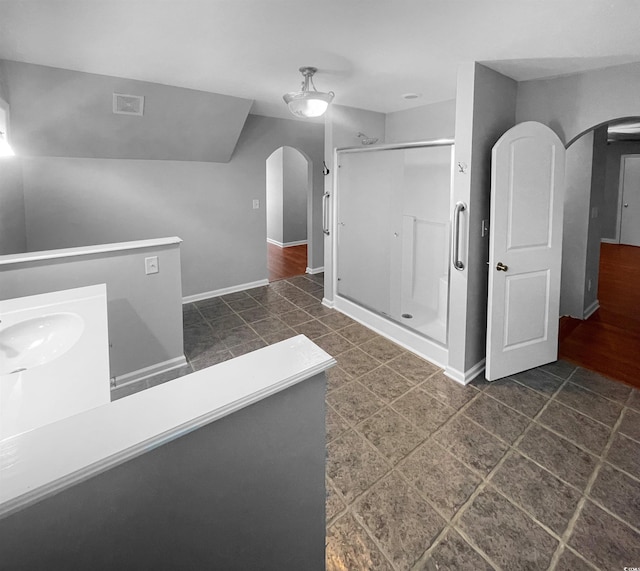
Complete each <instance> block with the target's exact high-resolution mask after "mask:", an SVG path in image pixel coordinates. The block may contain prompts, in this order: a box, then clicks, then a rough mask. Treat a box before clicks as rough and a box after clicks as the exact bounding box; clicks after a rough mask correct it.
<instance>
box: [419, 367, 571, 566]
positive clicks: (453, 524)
mask: <svg viewBox="0 0 640 571" xmlns="http://www.w3.org/2000/svg"><path fill="white" fill-rule="evenodd" d="M566 382H567V381H566V379H565V380H564V381H563V382H562V383H561V384H560V385H559V386H558V388H557V389H556V391H555V392H554V394H553V395H552V396H551V397H550V398H548V399H547V402H546V403H545V404H544V406H543V407H542V408H541V409H540V410H539V411H538V413H536V415H535V416H534V418H529V417H526V418H528V420H529V423H528V425H527V427H526V428H525V429H524V430H523V432H522V434H520V435H519V436H518V438H516V440H514V442H513V443H512V444H508V445H507V448H506V450H505V452H504V454H503V455H502V457H501V458H500V460H498V462H497V463H496V465H495V466H494V467H493V468H492V469H491V470H490V471H489V472H488V473H487V474H486V475H483V474H480V473H479V472H477V470H475V469H473V471H474V473H478V474H479V475H480V476H481V478H482V481H481V482H480V484H479V485H478V486H477V488H476V489H475V490H474V491H473V493H472V494H471V495H470V496H469V497H468V498H467V500H466V501H465V502H464V503H463V504H462V505H461V506H460V507H459V508H458V510H457V511H456V513H455V514H454V515H453V517H452V518H451V519H450V521H449V523H448V525H447V527H448V528H451V529H453V530H454V531H456V532H457V533H458V534H459V535H460V536H461V537H463V539H464V540H465V541H466V542H467V543H468V544H469V545H470V546H471V547H472V548H473V549H475V550H476V551H477V552H478V553H479V554H480V555H481V556H482V557H483V558H484V559H485V560H486V561H488V562H489V563H490V564H491V565H493V566H494V567H495V568H496V569H500V566H498V565H497V564H496V563H495V562H493V561H492V560H491V558H490V557H489V556H488V555H487V554H486V553H485V552H484V551H483V550H482V549H481V548H480V547H479V546H478V545H477V544H476V543H475V541H473V540H472V539H471V538H470V537H469V536H468V535H467V534H466V533H465V532H464V530H462V529H461V528H460V527H459V526H458V522H459V521H460V520H461V519H462V516H463V515H464V513H465V512H466V510H467V509H468V508H469V507H470V506H471V504H473V502H474V501H475V499H476V498H477V497H478V496H479V495H480V494H481V493H482V492H483V491H484V490H485V489H487V487H488V486H491V489H495V488H494V486H493V485H492V484H491V483H490V480H491V478H492V477H493V475H494V474H495V473H496V472H497V471H498V470H499V469H500V468H501V466H502V465H503V464H504V463H505V462H506V458H507V456H508V455H509V454H510V453H511V452H512V451H513V450H517V449H516V448H515V447H516V446H517V445H518V444H519V443H520V441H521V440H522V439H523V438H524V437H525V435H526V434H527V432H528V431H529V429H530V427H531V425H532V424H533V422H534V420H535V418H536V417H537V416H539V415H540V414H542V412H543V411H544V410H545V409H546V407H547V406H548V405H549V403H550V402H551V399H552V398H553V396H555V394H556V393H557V392H558V391H559V390H560V389H561V388H562V387H563V386H564V384H565V383H566ZM479 393H480V394H482V393H484V391H479ZM476 398H477V395H476V396H475V397H474V398H473V399H471V400H470V401H469V402H468V403H466V404H465V405H463V406H462V407H461V408H460V409H459V411H458V412H459V413H462V414H464V409H466V408H467V407H468V406H470V404H471V402H473V401H475V400H476ZM520 414H522V413H520ZM454 416H456V415H454ZM465 418H468V417H466V416H465ZM469 420H471V421H472V422H474V423H475V421H473V420H472V419H469ZM445 424H446V423H445ZM475 424H477V423H475ZM443 426H444V425H443ZM478 426H480V427H481V428H483V429H484V430H486V429H485V428H484V427H482V426H481V425H479V424H478ZM441 428H442V427H441ZM487 432H489V431H487ZM489 434H491V435H492V436H494V437H495V435H493V433H491V432H489ZM434 435H435V433H434ZM434 435H432V436H434ZM500 441H502V440H501V439H500ZM445 450H446V449H445ZM447 452H449V451H448V450H447ZM449 453H450V454H452V455H453V456H454V458H456V459H457V460H458V461H460V462H462V464H463V465H465V466H467V464H466V462H464V461H462V460H461V459H460V458H458V457H457V456H456V455H455V454H453V453H451V452H449ZM467 467H469V466H467ZM501 495H503V494H501ZM503 496H504V495H503ZM506 499H507V501H508V502H509V503H510V504H512V505H514V507H516V509H519V510H521V511H523V513H525V514H526V515H527V517H529V518H531V514H529V512H527V511H526V510H523V509H522V508H521V507H520V506H518V505H517V504H515V503H514V502H512V501H511V500H510V499H509V498H506ZM533 519H534V521H535V522H536V523H538V522H537V520H536V519H535V518H533ZM545 531H546V530H545ZM554 535H555V534H554ZM435 545H436V542H434V543H433V544H432V545H431V546H430V547H429V548H428V549H427V550H426V551H425V553H424V554H423V556H422V557H421V558H420V560H422V559H423V558H424V559H425V561H426V559H428V556H429V554H430V553H431V552H432V551H433V549H434V546H435Z"/></svg>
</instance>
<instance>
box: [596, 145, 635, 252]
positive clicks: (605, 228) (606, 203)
mask: <svg viewBox="0 0 640 571" xmlns="http://www.w3.org/2000/svg"><path fill="white" fill-rule="evenodd" d="M606 153H607V167H606V179H605V190H604V200H603V203H602V212H601V214H600V223H601V225H602V237H603V238H607V239H609V240H617V238H618V235H617V234H618V229H617V225H618V215H619V212H618V192H619V187H620V157H621V156H622V155H640V141H615V142H612V143H609V144H608V145H607V151H606Z"/></svg>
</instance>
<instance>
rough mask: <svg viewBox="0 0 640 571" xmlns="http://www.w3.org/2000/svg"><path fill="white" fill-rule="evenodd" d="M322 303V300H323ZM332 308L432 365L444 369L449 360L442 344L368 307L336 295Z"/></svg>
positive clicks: (447, 352)
mask: <svg viewBox="0 0 640 571" xmlns="http://www.w3.org/2000/svg"><path fill="white" fill-rule="evenodd" d="M323 303H324V300H323ZM334 309H336V310H338V311H339V312H341V313H344V314H345V315H347V316H349V317H351V318H352V319H355V320H356V321H357V322H359V323H362V325H364V326H366V327H368V328H369V329H371V330H373V331H375V332H376V333H378V334H379V335H382V336H383V337H386V338H387V339H389V340H390V341H393V342H394V343H396V344H397V345H400V346H401V347H404V348H405V349H408V350H409V351H411V352H413V353H416V354H417V355H419V356H420V357H423V358H424V359H426V360H427V361H430V362H431V363H433V364H434V365H437V366H438V367H440V368H442V369H444V368H445V367H446V366H447V363H448V361H449V351H448V350H447V348H446V347H444V346H443V345H440V344H439V343H436V342H435V341H432V340H431V339H428V338H427V337H424V336H423V335H420V334H418V333H416V332H414V331H412V330H411V329H407V328H406V327H403V326H402V325H398V324H396V323H395V322H393V321H391V320H390V319H387V318H386V317H383V316H381V315H379V314H377V313H375V312H373V311H371V310H369V309H365V308H364V307H362V306H360V305H358V304H357V303H354V302H352V301H349V300H348V299H345V298H343V297H340V296H339V295H337V296H336V297H335V300H334Z"/></svg>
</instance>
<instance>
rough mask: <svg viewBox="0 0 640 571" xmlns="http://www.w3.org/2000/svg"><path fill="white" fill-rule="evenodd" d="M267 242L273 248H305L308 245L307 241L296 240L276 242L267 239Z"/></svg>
mask: <svg viewBox="0 0 640 571" xmlns="http://www.w3.org/2000/svg"><path fill="white" fill-rule="evenodd" d="M267 242H268V243H269V244H273V245H274V246H278V248H291V247H292V246H305V245H306V244H307V243H308V240H298V241H297V242H278V241H277V240H272V239H271V238H267Z"/></svg>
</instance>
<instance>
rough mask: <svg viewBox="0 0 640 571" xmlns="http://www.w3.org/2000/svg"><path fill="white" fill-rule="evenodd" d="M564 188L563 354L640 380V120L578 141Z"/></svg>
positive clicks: (608, 126)
mask: <svg viewBox="0 0 640 571" xmlns="http://www.w3.org/2000/svg"><path fill="white" fill-rule="evenodd" d="M566 189H567V193H566V197H565V213H564V239H563V265H562V271H563V273H562V289H561V308H560V309H561V314H562V315H563V317H562V318H561V320H560V334H559V355H560V357H561V358H564V359H567V360H569V361H572V362H574V363H577V364H579V365H581V366H583V367H585V368H588V369H592V370H595V371H597V372H599V373H601V374H603V375H606V376H609V377H611V378H614V379H616V380H620V381H623V382H626V383H628V384H632V385H635V386H640V355H639V354H638V352H637V346H638V343H640V291H639V290H638V288H637V287H636V284H637V283H638V280H639V279H640V234H639V235H638V237H636V235H635V232H636V230H638V231H640V118H638V117H624V118H619V119H612V120H611V121H608V122H606V123H604V124H600V125H596V126H594V127H593V128H592V129H590V130H588V131H586V132H585V133H582V134H581V135H580V136H579V137H577V138H576V139H574V140H573V141H572V142H571V144H570V145H569V146H568V148H567V171H566ZM625 205H627V206H625ZM636 208H637V209H638V210H637V213H638V214H637V215H636ZM634 216H636V217H635V218H634ZM634 347H635V348H634Z"/></svg>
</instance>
